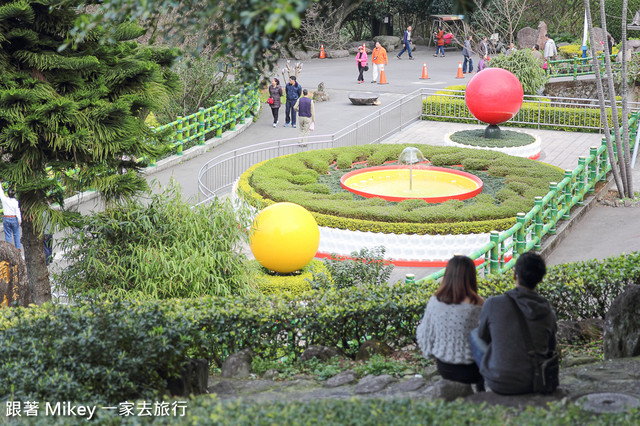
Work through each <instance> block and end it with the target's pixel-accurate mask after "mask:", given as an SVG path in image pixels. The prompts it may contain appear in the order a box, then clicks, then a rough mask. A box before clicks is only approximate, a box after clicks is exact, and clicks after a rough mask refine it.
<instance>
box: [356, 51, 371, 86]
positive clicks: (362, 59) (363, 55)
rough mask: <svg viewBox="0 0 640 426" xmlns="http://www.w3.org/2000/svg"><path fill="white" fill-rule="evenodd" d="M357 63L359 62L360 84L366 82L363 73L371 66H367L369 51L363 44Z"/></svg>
mask: <svg viewBox="0 0 640 426" xmlns="http://www.w3.org/2000/svg"><path fill="white" fill-rule="evenodd" d="M356 64H358V84H360V83H364V77H363V76H362V73H363V72H365V71H367V70H368V69H369V67H368V66H367V52H366V51H365V50H364V49H363V48H362V46H360V47H358V53H357V54H356Z"/></svg>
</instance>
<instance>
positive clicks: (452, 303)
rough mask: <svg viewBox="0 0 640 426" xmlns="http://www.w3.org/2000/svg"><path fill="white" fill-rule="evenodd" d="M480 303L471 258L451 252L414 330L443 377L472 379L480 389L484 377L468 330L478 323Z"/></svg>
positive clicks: (481, 301)
mask: <svg viewBox="0 0 640 426" xmlns="http://www.w3.org/2000/svg"><path fill="white" fill-rule="evenodd" d="M483 304H484V299H483V298H482V297H480V296H478V281H477V276H476V265H475V264H474V263H473V260H471V259H470V258H468V257H467V256H453V257H452V258H451V260H449V262H447V268H446V269H445V273H444V277H443V278H442V284H441V285H440V288H438V290H437V291H436V292H435V293H434V295H433V296H431V298H430V299H429V303H427V308H426V309H425V312H424V316H423V318H422V321H421V322H420V325H418V329H417V331H416V338H417V341H418V346H419V347H420V350H421V351H422V353H423V355H424V356H425V357H428V358H431V357H434V358H435V360H436V368H437V369H438V372H439V373H440V375H441V376H442V378H443V379H447V380H452V381H455V382H461V383H475V384H476V385H477V386H478V390H484V380H483V378H482V376H481V375H480V371H479V369H478V365H477V364H476V363H475V362H474V359H473V354H472V352H471V342H470V341H469V334H470V333H471V330H473V329H475V328H476V327H477V325H478V318H480V312H481V311H482V305H483Z"/></svg>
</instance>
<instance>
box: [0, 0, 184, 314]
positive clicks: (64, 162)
mask: <svg viewBox="0 0 640 426" xmlns="http://www.w3.org/2000/svg"><path fill="white" fill-rule="evenodd" d="M81 4H82V3H81V2H80V1H78V0H72V1H65V2H62V1H56V0H38V1H33V0H18V1H5V0H0V156H1V159H2V161H0V180H2V181H6V182H8V183H9V185H11V186H12V187H13V188H14V189H15V192H16V194H17V198H18V200H19V202H20V210H21V213H22V217H23V221H22V242H23V245H24V249H25V260H26V265H27V270H28V275H29V286H30V288H31V294H32V297H33V302H35V303H38V304H41V303H44V302H46V301H49V300H50V299H51V289H50V284H49V275H48V271H47V267H46V263H45V256H44V250H43V229H44V226H45V225H44V222H45V218H48V221H49V222H50V223H51V225H53V227H54V228H53V229H62V228H64V227H66V226H68V225H69V224H70V223H72V221H74V220H76V219H77V218H78V215H77V213H73V212H71V211H67V210H65V208H64V198H65V196H68V195H70V194H73V193H76V192H79V191H84V190H87V189H93V190H97V191H99V192H100V194H101V195H102V196H103V197H104V199H105V200H107V201H112V200H117V199H121V198H126V197H130V196H132V195H134V194H136V193H138V192H139V191H141V190H144V189H146V188H147V184H146V181H145V180H144V178H143V177H142V176H141V175H140V174H139V170H140V169H141V167H144V166H145V164H144V162H136V161H134V160H135V159H137V158H143V157H146V158H155V157H156V156H157V155H159V153H160V152H161V151H162V148H159V147H160V146H161V144H157V143H156V142H157V140H156V137H155V135H154V134H153V133H152V132H151V131H150V129H149V128H148V127H147V126H146V125H145V124H144V117H145V116H146V114H147V113H148V111H151V110H154V109H156V108H157V107H158V106H159V105H160V104H161V103H163V102H166V101H167V99H168V96H169V95H170V94H171V93H172V92H173V91H174V90H175V89H176V85H177V78H176V77H175V75H174V74H173V73H171V71H169V67H170V66H171V64H172V63H173V61H174V59H175V57H176V56H177V54H176V52H174V51H172V50H169V49H151V48H148V47H145V46H141V45H138V44H137V43H136V42H135V41H132V40H134V39H135V38H137V37H139V36H140V35H142V34H143V32H144V31H143V30H142V29H141V28H140V27H138V26H137V25H135V24H133V23H129V22H128V23H123V24H120V25H117V26H116V30H115V31H113V32H110V34H111V36H110V37H111V41H110V42H101V40H103V39H104V37H103V34H104V32H105V31H106V29H105V30H102V29H94V30H93V31H92V32H91V33H90V36H89V37H86V38H85V39H84V40H83V41H82V42H81V43H78V44H76V45H75V46H73V48H70V47H67V48H66V49H63V48H61V47H62V46H65V44H66V41H67V40H68V39H69V38H70V35H71V34H70V32H71V30H72V29H73V27H74V22H75V20H76V18H78V16H79V15H78V14H79V12H78V6H80V5H81ZM55 204H58V205H59V206H60V207H61V208H59V209H58V208H52V206H54V205H55Z"/></svg>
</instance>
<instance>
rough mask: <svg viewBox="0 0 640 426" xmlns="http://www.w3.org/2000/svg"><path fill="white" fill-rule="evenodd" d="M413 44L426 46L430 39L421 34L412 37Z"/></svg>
mask: <svg viewBox="0 0 640 426" xmlns="http://www.w3.org/2000/svg"><path fill="white" fill-rule="evenodd" d="M412 41H413V44H414V45H416V46H426V45H427V43H428V41H429V40H427V39H426V38H424V37H421V36H416V37H412Z"/></svg>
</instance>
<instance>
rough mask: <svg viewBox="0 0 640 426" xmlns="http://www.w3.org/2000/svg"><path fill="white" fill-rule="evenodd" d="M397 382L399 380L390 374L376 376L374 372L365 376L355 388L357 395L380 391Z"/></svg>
mask: <svg viewBox="0 0 640 426" xmlns="http://www.w3.org/2000/svg"><path fill="white" fill-rule="evenodd" d="M394 382H397V380H396V379H395V378H394V377H393V376H390V375H388V374H383V375H382V376H374V375H372V374H370V375H368V376H365V377H363V378H362V379H361V380H360V381H359V382H358V384H357V385H356V387H355V388H354V390H353V393H355V394H356V395H362V394H367V393H374V392H380V391H381V390H383V389H384V388H386V387H387V386H389V384H391V383H394Z"/></svg>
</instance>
